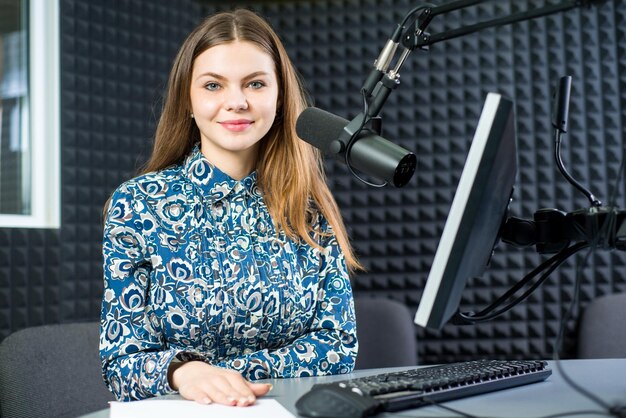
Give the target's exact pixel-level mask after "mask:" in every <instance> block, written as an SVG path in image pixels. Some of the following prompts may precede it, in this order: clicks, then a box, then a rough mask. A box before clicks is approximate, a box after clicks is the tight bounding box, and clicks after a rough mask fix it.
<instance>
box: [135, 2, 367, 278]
mask: <svg viewBox="0 0 626 418" xmlns="http://www.w3.org/2000/svg"><path fill="white" fill-rule="evenodd" d="M234 41H246V42H251V43H253V44H255V45H257V46H258V47H260V48H261V49H262V50H263V51H265V52H266V53H268V54H269V55H270V56H271V57H272V59H273V61H274V64H275V68H276V77H277V80H278V86H279V96H278V112H277V116H276V120H275V122H274V125H273V126H272V128H271V129H270V130H269V132H268V133H267V134H266V136H265V138H263V140H262V141H261V144H260V148H259V155H258V159H257V165H256V170H257V178H258V184H259V187H260V188H261V190H262V191H263V194H264V197H265V201H266V204H267V206H268V209H269V212H270V215H271V216H272V218H273V219H274V221H275V222H276V224H277V227H278V228H279V229H281V230H283V231H284V232H285V234H286V235H287V236H289V237H290V238H292V239H303V240H304V241H305V242H307V243H309V244H310V245H313V246H317V244H316V243H315V241H314V240H313V239H312V238H311V233H312V232H315V231H313V225H312V219H313V218H312V215H313V213H314V211H315V210H319V211H320V212H321V213H322V214H323V216H324V217H325V218H326V219H327V220H328V222H329V223H330V225H331V227H332V229H333V232H334V234H335V237H336V239H337V242H338V244H339V246H340V247H341V249H342V251H343V253H344V256H345V260H346V264H347V266H348V268H349V270H350V271H354V270H356V269H360V268H362V267H361V265H360V264H359V262H358V260H357V259H356V257H355V254H354V252H353V250H352V247H351V246H350V241H349V239H348V234H347V231H346V228H345V225H344V223H343V220H342V217H341V214H340V211H339V208H338V206H337V203H336V202H335V199H334V198H333V196H332V194H331V192H330V190H329V188H328V185H327V184H326V178H325V174H324V168H323V164H322V158H321V155H320V153H319V151H318V150H316V149H315V148H313V147H312V146H311V145H309V144H307V143H306V142H304V141H302V140H300V138H299V137H298V136H297V134H296V132H295V125H296V119H297V117H298V115H299V114H300V113H301V112H302V110H304V108H305V107H306V106H307V96H306V93H305V91H304V88H303V86H302V83H301V80H300V78H299V76H298V74H297V72H296V70H295V68H294V66H293V64H292V63H291V60H290V59H289V57H288V56H287V52H286V50H285V48H284V46H283V45H282V42H281V41H280V39H279V37H278V35H277V34H276V33H275V32H274V30H273V29H272V28H271V26H270V25H269V24H268V23H267V22H266V21H265V20H264V19H263V18H261V17H260V16H258V15H257V14H255V13H254V12H252V11H250V10H246V9H237V10H234V11H231V12H221V13H218V14H215V15H212V16H210V17H208V18H207V19H206V20H204V21H203V22H202V23H201V24H200V25H198V26H197V27H196V28H195V29H194V30H193V32H191V34H189V36H188V37H187V39H186V40H185V42H184V43H183V45H182V46H181V48H180V50H179V51H178V55H177V56H176V59H175V60H174V64H173V66H172V70H171V72H170V76H169V80H168V86H167V92H166V98H165V102H164V105H163V111H162V113H161V117H160V119H159V123H158V126H157V129H156V135H155V141H154V148H153V150H152V155H151V157H150V159H149V160H148V161H147V163H146V164H145V166H144V167H143V168H142V169H141V171H140V173H139V174H144V173H149V172H154V171H158V170H162V169H164V168H166V167H169V166H171V165H173V164H179V163H181V162H182V161H183V160H184V158H185V157H186V156H187V155H188V154H189V153H190V152H191V151H192V149H193V147H194V145H195V144H196V143H197V142H198V141H199V140H200V131H199V130H198V127H197V125H196V124H195V123H194V121H193V119H192V118H190V116H189V115H190V113H191V100H190V93H189V89H190V85H191V74H192V69H193V63H194V60H195V59H196V57H198V56H199V55H200V54H201V53H202V52H204V51H206V50H207V49H209V48H211V47H213V46H216V45H220V44H225V43H229V42H234Z"/></svg>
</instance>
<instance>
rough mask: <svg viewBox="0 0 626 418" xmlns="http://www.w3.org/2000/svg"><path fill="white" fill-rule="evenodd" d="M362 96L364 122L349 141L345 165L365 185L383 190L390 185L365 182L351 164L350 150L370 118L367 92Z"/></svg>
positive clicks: (362, 91) (362, 92)
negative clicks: (382, 188)
mask: <svg viewBox="0 0 626 418" xmlns="http://www.w3.org/2000/svg"><path fill="white" fill-rule="evenodd" d="M361 95H362V96H363V120H362V121H361V126H359V128H358V129H357V130H356V131H354V133H353V134H352V136H350V139H349V140H348V144H347V145H346V153H345V163H346V166H348V170H349V171H350V173H351V174H352V175H353V176H354V177H356V178H357V179H359V180H361V181H362V182H363V183H365V184H367V185H368V186H370V187H376V188H381V187H385V186H386V185H387V184H388V183H387V182H386V181H385V182H383V183H378V184H376V183H372V182H369V181H367V180H365V179H364V178H362V177H361V176H359V175H358V174H357V173H356V171H354V168H352V164H351V163H350V150H351V149H352V146H353V145H354V143H355V142H356V140H357V138H358V136H359V134H360V133H361V131H362V130H363V127H365V124H366V123H367V122H368V121H369V118H368V117H367V111H368V109H369V105H368V103H367V94H366V92H365V90H361Z"/></svg>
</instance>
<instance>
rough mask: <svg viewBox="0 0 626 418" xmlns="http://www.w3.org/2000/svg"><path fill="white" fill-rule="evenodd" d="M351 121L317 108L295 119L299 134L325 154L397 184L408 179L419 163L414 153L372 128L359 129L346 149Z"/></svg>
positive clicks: (401, 183) (400, 184) (399, 185)
mask: <svg viewBox="0 0 626 418" xmlns="http://www.w3.org/2000/svg"><path fill="white" fill-rule="evenodd" d="M349 123H350V122H349V121H348V120H346V119H344V118H341V117H339V116H337V115H334V114H332V113H330V112H326V111H325V110H322V109H318V108H315V107H309V108H307V109H305V110H304V111H303V112H302V113H301V114H300V116H298V120H297V122H296V132H297V134H298V136H299V137H300V138H301V139H302V140H304V141H306V142H308V143H309V144H311V145H313V146H314V147H316V148H319V149H320V150H321V151H322V152H323V153H324V155H326V156H329V155H332V156H335V157H336V158H338V159H339V160H340V161H342V162H345V160H346V151H347V152H348V158H347V160H348V163H349V164H350V165H351V166H352V167H354V168H356V169H357V170H359V171H361V172H363V173H366V174H368V175H371V176H374V177H377V178H379V179H382V180H385V181H387V182H388V183H391V184H393V185H394V186H396V187H402V186H404V185H405V184H407V183H408V182H409V180H410V179H411V177H412V176H413V173H414V172H415V168H416V166H417V158H416V156H415V154H413V153H412V152H410V151H407V150H405V149H404V148H402V147H400V146H398V145H396V144H394V143H392V142H390V141H388V140H386V139H385V138H383V137H381V136H379V135H378V134H377V133H376V132H374V131H372V130H371V129H368V128H365V129H363V130H361V132H359V134H358V136H357V138H356V140H355V141H354V142H353V143H352V146H351V147H350V148H349V149H348V148H347V145H348V143H347V139H349V138H350V136H351V135H350V134H351V133H350V132H349V131H348V132H347V133H346V130H345V128H346V127H347V126H348V124H349Z"/></svg>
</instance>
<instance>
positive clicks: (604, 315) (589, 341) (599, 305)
mask: <svg viewBox="0 0 626 418" xmlns="http://www.w3.org/2000/svg"><path fill="white" fill-rule="evenodd" d="M577 348H578V358H626V293H617V294H612V295H605V296H601V297H599V298H597V299H595V300H594V301H592V302H591V303H590V304H589V305H587V307H586V308H585V309H584V310H583V312H582V314H581V317H580V321H579V328H578V347H577Z"/></svg>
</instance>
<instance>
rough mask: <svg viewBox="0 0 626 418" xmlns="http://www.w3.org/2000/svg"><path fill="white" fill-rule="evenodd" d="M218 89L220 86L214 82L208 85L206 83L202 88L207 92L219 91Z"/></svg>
mask: <svg viewBox="0 0 626 418" xmlns="http://www.w3.org/2000/svg"><path fill="white" fill-rule="evenodd" d="M220 87H221V86H220V85H219V84H218V83H216V82H214V81H211V82H208V83H206V84H205V85H204V88H205V89H207V90H209V91H215V90H219V88H220Z"/></svg>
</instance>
